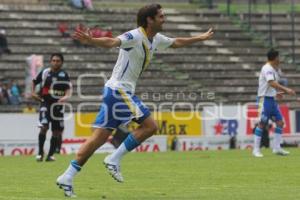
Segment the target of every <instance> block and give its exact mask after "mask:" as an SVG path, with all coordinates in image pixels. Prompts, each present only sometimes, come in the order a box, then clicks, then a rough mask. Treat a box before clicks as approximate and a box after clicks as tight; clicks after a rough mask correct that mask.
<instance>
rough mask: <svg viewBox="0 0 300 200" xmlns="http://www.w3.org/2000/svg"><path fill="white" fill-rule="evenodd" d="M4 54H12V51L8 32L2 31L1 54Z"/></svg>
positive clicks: (0, 34)
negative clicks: (9, 46)
mask: <svg viewBox="0 0 300 200" xmlns="http://www.w3.org/2000/svg"><path fill="white" fill-rule="evenodd" d="M2 53H7V54H10V53H11V51H10V49H9V48H8V43H7V39H6V32H5V30H4V29H0V54H2Z"/></svg>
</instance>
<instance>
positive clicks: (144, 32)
mask: <svg viewBox="0 0 300 200" xmlns="http://www.w3.org/2000/svg"><path fill="white" fill-rule="evenodd" d="M140 29H141V31H142V33H143V34H144V36H145V37H146V38H148V37H147V33H146V31H145V29H144V28H143V27H142V26H141V27H140Z"/></svg>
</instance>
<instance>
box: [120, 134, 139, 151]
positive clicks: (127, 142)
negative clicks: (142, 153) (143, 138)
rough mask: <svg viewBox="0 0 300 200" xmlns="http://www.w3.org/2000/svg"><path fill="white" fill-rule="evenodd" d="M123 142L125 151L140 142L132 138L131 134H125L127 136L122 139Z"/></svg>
mask: <svg viewBox="0 0 300 200" xmlns="http://www.w3.org/2000/svg"><path fill="white" fill-rule="evenodd" d="M124 144H125V147H126V149H127V151H131V150H133V149H134V148H136V147H137V146H139V145H140V143H139V142H138V141H137V140H136V139H135V138H134V136H133V135H132V134H129V135H128V136H127V138H126V139H125V141H124Z"/></svg>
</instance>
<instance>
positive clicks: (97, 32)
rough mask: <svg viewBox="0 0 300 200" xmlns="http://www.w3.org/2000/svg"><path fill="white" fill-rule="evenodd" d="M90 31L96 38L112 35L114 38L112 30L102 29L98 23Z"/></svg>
mask: <svg viewBox="0 0 300 200" xmlns="http://www.w3.org/2000/svg"><path fill="white" fill-rule="evenodd" d="M90 32H91V34H92V36H93V37H94V38H101V37H110V38H112V37H113V36H112V32H111V31H105V30H102V29H101V28H100V27H99V26H98V25H96V26H94V27H93V28H91V29H90Z"/></svg>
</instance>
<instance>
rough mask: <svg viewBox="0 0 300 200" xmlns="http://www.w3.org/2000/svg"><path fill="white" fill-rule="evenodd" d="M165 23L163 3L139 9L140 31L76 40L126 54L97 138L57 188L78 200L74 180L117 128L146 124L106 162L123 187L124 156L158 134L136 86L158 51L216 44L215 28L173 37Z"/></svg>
mask: <svg viewBox="0 0 300 200" xmlns="http://www.w3.org/2000/svg"><path fill="white" fill-rule="evenodd" d="M164 22H165V21H164V13H163V11H162V7H161V6H160V5H159V4H151V5H147V6H144V7H143V8H141V9H140V10H139V12H138V14H137V25H138V28H136V29H134V30H131V31H129V32H126V33H124V34H122V35H120V36H118V37H116V38H106V37H103V38H93V37H92V36H91V34H89V33H88V32H81V31H77V32H75V34H74V36H73V37H74V38H75V39H77V40H79V41H80V42H81V43H82V44H89V45H95V46H99V47H104V48H113V47H119V48H120V50H119V57H118V60H117V62H116V64H115V67H114V69H113V73H112V76H111V78H110V80H109V81H108V82H107V83H106V84H105V88H104V92H103V93H104V94H103V103H102V105H101V109H100V112H99V114H98V116H97V118H96V121H95V123H94V128H95V129H94V131H93V134H92V136H91V137H90V138H88V139H87V140H86V142H85V143H84V144H82V145H81V147H80V149H79V151H78V153H77V154H76V158H75V160H72V161H71V164H70V165H69V167H68V169H67V170H66V171H65V172H64V173H63V174H62V175H61V176H59V177H58V179H57V184H58V185H59V187H60V188H62V189H64V192H65V195H66V196H70V197H72V196H74V191H73V183H72V182H73V178H74V176H75V175H76V174H77V173H78V172H79V171H80V170H81V168H82V166H83V165H84V164H85V163H86V161H87V160H88V159H89V157H90V156H91V155H92V154H93V153H94V151H95V150H96V149H98V148H99V147H100V146H102V145H103V144H104V143H105V142H106V141H107V138H108V137H109V136H110V135H111V132H112V130H113V129H116V128H117V127H118V126H119V125H120V124H127V123H129V122H130V121H131V120H134V121H136V122H137V123H139V124H140V126H139V127H138V128H137V129H136V130H134V131H133V132H132V133H131V134H129V135H128V137H127V138H126V139H125V140H124V142H123V143H122V144H121V145H120V146H119V147H118V149H117V150H116V151H115V152H114V153H112V154H111V155H109V156H107V157H106V158H105V159H104V165H105V167H106V168H107V170H108V172H109V173H110V174H111V175H112V177H113V178H114V179H115V180H117V181H118V182H123V177H122V175H121V172H120V160H121V158H122V157H123V155H125V154H126V153H128V152H130V151H131V150H133V149H134V148H136V147H137V146H138V145H140V144H141V143H142V142H143V141H145V140H146V139H147V138H149V137H151V136H152V135H153V134H154V132H155V131H156V130H157V124H156V122H155V121H154V119H153V118H152V117H151V114H150V111H149V109H148V108H147V107H146V106H145V105H144V104H143V103H142V102H141V101H140V100H139V98H138V97H137V96H135V95H134V90H135V86H136V82H137V80H138V78H139V76H140V75H141V73H142V72H143V71H144V70H145V69H146V67H147V66H148V64H149V62H150V60H151V58H152V55H153V53H154V51H156V50H161V49H165V48H168V47H171V48H179V47H183V46H187V45H190V44H194V43H196V42H199V41H203V40H207V39H210V38H211V37H212V35H213V31H212V29H209V30H208V31H207V32H206V33H203V34H199V35H196V36H193V37H181V38H168V37H166V36H164V35H162V34H160V33H159V32H160V31H162V25H163V23H164Z"/></svg>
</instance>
